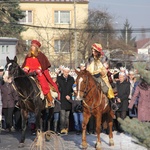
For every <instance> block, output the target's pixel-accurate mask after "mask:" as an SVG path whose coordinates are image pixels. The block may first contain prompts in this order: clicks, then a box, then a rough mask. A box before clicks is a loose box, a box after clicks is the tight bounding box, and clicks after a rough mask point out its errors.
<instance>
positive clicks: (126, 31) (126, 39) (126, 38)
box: [125, 26, 128, 45]
mask: <svg viewBox="0 0 150 150" xmlns="http://www.w3.org/2000/svg"><path fill="white" fill-rule="evenodd" d="M125 43H126V45H127V44H128V29H127V26H126V28H125Z"/></svg>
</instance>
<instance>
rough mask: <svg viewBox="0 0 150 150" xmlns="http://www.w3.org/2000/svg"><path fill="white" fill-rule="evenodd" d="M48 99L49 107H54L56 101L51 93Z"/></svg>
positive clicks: (47, 96)
mask: <svg viewBox="0 0 150 150" xmlns="http://www.w3.org/2000/svg"><path fill="white" fill-rule="evenodd" d="M46 98H47V102H48V107H54V101H53V98H52V95H51V92H49V93H48V94H47V95H46Z"/></svg>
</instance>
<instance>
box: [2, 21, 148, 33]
mask: <svg viewBox="0 0 150 150" xmlns="http://www.w3.org/2000/svg"><path fill="white" fill-rule="evenodd" d="M0 24H8V25H14V26H23V27H30V28H41V29H54V30H72V31H74V30H76V31H83V30H84V31H86V32H92V33H100V32H103V33H114V32H115V33H120V32H125V29H113V30H111V29H102V28H100V29H93V28H89V29H86V28H77V27H76V28H61V27H49V26H46V27H44V26H38V25H30V24H22V23H13V22H10V23H6V22H2V21H0ZM130 32H132V33H148V32H150V28H132V29H131V30H130Z"/></svg>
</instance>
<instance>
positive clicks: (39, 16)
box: [20, 2, 88, 62]
mask: <svg viewBox="0 0 150 150" xmlns="http://www.w3.org/2000/svg"><path fill="white" fill-rule="evenodd" d="M20 8H21V10H24V11H25V10H32V11H33V23H32V24H28V25H31V26H29V27H28V30H27V31H25V32H22V34H21V36H22V37H23V39H24V40H32V39H38V40H40V42H41V43H42V49H46V51H45V53H46V55H47V56H49V58H50V59H52V57H53V59H57V58H58V57H59V54H55V52H54V40H55V39H61V37H63V35H64V34H65V33H69V32H70V30H69V29H73V28H74V27H75V22H76V27H79V28H84V26H85V24H84V21H85V20H86V19H87V17H88V2H86V3H76V4H74V3H73V2H70V3H69V2H63V3H62V2H60V3H59V2H56V3H54V2H52V3H51V2H48V3H46V2H43V3H42V2H38V3H36V2H32V3H31V2H29V3H27V2H25V3H20ZM56 10H58V11H64V10H66V11H71V22H70V24H55V23H54V11H56ZM74 10H76V19H75V13H74ZM32 25H33V26H38V27H40V28H36V27H32ZM42 27H43V28H42ZM59 28H64V30H61V29H59ZM71 32H73V30H72V31H71ZM72 43H73V42H72ZM71 49H72V50H71V51H74V46H73V45H72V46H71ZM70 55H72V56H70ZM61 56H62V58H64V57H66V58H65V59H68V62H69V59H70V57H72V58H73V56H74V54H69V53H66V54H65V55H64V56H63V54H61Z"/></svg>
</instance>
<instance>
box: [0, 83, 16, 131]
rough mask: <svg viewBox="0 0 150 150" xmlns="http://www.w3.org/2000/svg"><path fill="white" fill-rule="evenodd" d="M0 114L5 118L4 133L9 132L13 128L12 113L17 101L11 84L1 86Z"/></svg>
mask: <svg viewBox="0 0 150 150" xmlns="http://www.w3.org/2000/svg"><path fill="white" fill-rule="evenodd" d="M1 96H2V108H3V109H2V112H3V114H4V117H5V123H6V131H9V132H11V128H12V126H13V111H14V108H15V104H16V102H17V101H18V93H17V92H16V90H15V89H14V88H13V85H12V83H6V82H5V83H4V84H3V85H2V86H1Z"/></svg>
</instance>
